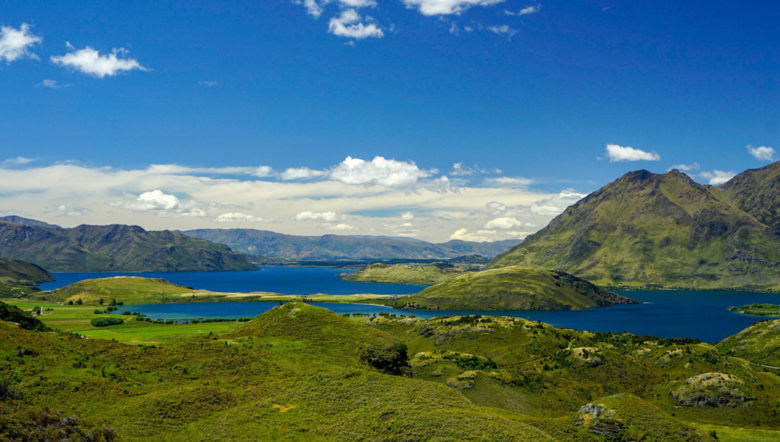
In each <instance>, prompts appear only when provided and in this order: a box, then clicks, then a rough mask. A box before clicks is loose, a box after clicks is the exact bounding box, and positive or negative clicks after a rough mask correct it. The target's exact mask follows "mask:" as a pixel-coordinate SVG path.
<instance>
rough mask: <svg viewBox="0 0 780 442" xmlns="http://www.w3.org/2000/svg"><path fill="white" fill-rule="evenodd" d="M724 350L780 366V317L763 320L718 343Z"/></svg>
mask: <svg viewBox="0 0 780 442" xmlns="http://www.w3.org/2000/svg"><path fill="white" fill-rule="evenodd" d="M718 348H720V349H721V350H722V351H724V352H726V353H728V354H731V355H735V356H739V357H742V358H745V359H748V360H750V361H753V362H756V363H760V364H766V365H772V366H774V367H780V319H775V320H768V321H761V322H757V323H755V324H753V325H752V326H750V327H748V328H746V329H744V330H742V331H741V332H739V333H737V334H735V335H733V336H729V337H728V338H726V339H724V340H723V341H721V342H719V343H718Z"/></svg>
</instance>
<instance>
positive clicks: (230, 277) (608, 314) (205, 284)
mask: <svg viewBox="0 0 780 442" xmlns="http://www.w3.org/2000/svg"><path fill="white" fill-rule="evenodd" d="M347 271H349V270H344V269H333V268H327V267H275V266H264V267H260V268H259V269H258V270H257V271H253V272H207V273H200V272H197V273H196V272H192V273H189V272H182V273H55V274H54V277H55V278H57V281H56V282H53V283H46V284H42V285H41V288H42V289H43V290H49V289H52V288H57V287H61V286H64V285H67V284H70V283H73V282H76V281H80V280H82V279H87V278H97V277H105V276H115V275H136V276H146V277H159V278H165V279H167V280H169V281H171V282H174V283H176V284H180V285H185V286H190V287H195V288H198V289H207V290H214V291H222V292H251V291H269V292H277V293H284V294H313V293H329V294H340V295H344V294H356V293H383V294H409V293H415V292H417V291H419V290H421V289H422V288H423V286H415V285H404V284H377V283H361V282H348V281H342V280H341V279H339V278H338V274H339V273H343V272H347ZM620 293H621V294H623V295H625V296H628V297H630V298H633V299H636V300H637V301H641V302H643V303H642V304H634V305H617V306H612V307H605V308H599V309H591V310H580V311H554V312H540V311H435V312H429V311H404V310H397V309H393V308H390V307H385V306H376V305H368V304H340V303H314V305H318V306H321V307H325V308H327V309H329V310H332V311H334V312H336V313H356V312H364V313H380V312H387V313H396V314H411V313H413V314H415V315H416V316H418V317H433V316H442V315H453V314H485V315H507V316H519V317H523V318H526V319H532V320H541V321H543V322H546V323H548V324H551V325H553V326H556V327H568V328H574V329H578V330H591V331H613V332H622V331H628V332H631V333H637V334H649V335H654V336H662V337H678V336H685V337H691V338H698V339H701V340H702V341H705V342H717V341H719V340H721V339H723V338H725V337H726V336H729V335H731V334H734V333H736V332H738V331H740V330H742V329H744V328H746V327H748V326H750V325H751V324H753V323H755V322H757V321H760V320H763V319H766V318H761V317H754V316H746V315H742V314H739V313H735V312H731V311H729V310H728V307H729V306H732V305H735V306H742V305H745V304H751V303H775V304H778V303H780V294H771V293H752V292H729V291H689V290H652V291H651V290H631V291H620ZM275 305H277V303H275V302H223V303H211V302H209V303H191V304H155V305H141V306H125V308H126V309H128V310H132V311H138V312H142V313H145V314H146V315H148V316H150V317H152V318H170V319H176V318H179V319H181V318H197V317H204V318H208V317H226V318H239V317H246V316H256V315H259V314H261V313H264V312H266V311H268V310H269V309H271V308H272V307H273V306H275ZM121 311H122V310H120V312H121Z"/></svg>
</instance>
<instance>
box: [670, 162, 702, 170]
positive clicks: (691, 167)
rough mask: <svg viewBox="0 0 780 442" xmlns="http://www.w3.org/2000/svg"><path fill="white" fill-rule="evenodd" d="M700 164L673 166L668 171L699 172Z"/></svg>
mask: <svg viewBox="0 0 780 442" xmlns="http://www.w3.org/2000/svg"><path fill="white" fill-rule="evenodd" d="M699 167H700V166H699V163H697V162H694V163H692V164H673V165H671V166H670V167H669V169H667V171H669V170H672V169H677V170H682V171H683V172H691V171H693V170H699Z"/></svg>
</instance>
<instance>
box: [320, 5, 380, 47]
mask: <svg viewBox="0 0 780 442" xmlns="http://www.w3.org/2000/svg"><path fill="white" fill-rule="evenodd" d="M328 32H330V33H331V34H333V35H337V36H339V37H347V38H354V39H356V40H362V39H364V38H382V37H384V36H385V33H384V32H383V31H382V29H381V28H379V26H377V25H376V23H369V22H363V21H362V17H361V16H360V14H358V12H357V11H356V10H354V9H345V10H343V11H341V15H338V16H336V17H332V18H331V19H330V21H329V22H328Z"/></svg>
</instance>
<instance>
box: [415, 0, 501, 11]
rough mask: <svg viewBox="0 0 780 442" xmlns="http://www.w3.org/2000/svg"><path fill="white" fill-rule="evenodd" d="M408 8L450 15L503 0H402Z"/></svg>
mask: <svg viewBox="0 0 780 442" xmlns="http://www.w3.org/2000/svg"><path fill="white" fill-rule="evenodd" d="M403 2H404V5H406V7H407V8H410V9H417V10H418V11H420V13H421V14H422V15H451V14H460V13H461V12H463V11H465V10H467V9H469V8H471V7H473V6H492V5H496V4H499V3H503V2H504V0H403Z"/></svg>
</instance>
